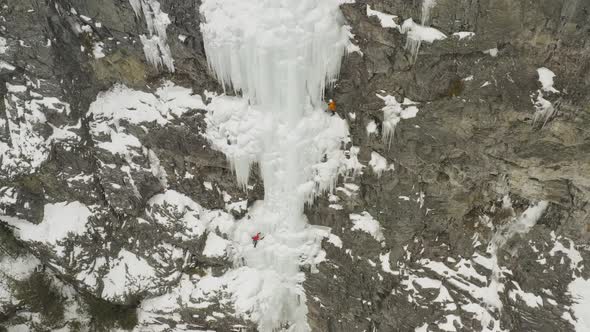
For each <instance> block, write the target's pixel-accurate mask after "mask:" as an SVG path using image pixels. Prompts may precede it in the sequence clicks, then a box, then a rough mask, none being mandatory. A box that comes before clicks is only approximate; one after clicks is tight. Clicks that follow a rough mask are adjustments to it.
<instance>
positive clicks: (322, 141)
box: [200, 0, 358, 332]
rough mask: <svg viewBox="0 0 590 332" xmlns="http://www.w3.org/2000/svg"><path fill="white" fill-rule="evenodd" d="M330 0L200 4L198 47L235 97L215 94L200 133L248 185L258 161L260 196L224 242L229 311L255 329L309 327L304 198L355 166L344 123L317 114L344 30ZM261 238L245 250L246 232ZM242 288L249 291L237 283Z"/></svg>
mask: <svg viewBox="0 0 590 332" xmlns="http://www.w3.org/2000/svg"><path fill="white" fill-rule="evenodd" d="M338 6H339V1H337V0H302V1H268V0H250V1H243V0H205V1H203V3H202V5H201V8H200V12H201V14H202V16H203V18H204V23H202V24H201V31H202V33H203V40H204V45H205V51H206V55H207V59H208V63H209V66H210V69H211V70H212V72H213V74H214V75H215V76H216V77H217V79H218V80H219V81H220V82H221V83H222V84H223V86H224V88H228V89H230V90H233V91H235V92H237V93H241V95H242V98H240V97H228V96H214V97H213V98H212V101H211V103H210V104H209V105H208V106H207V108H208V111H209V112H208V115H207V122H208V124H207V133H206V136H207V138H208V139H209V140H210V141H211V143H212V145H213V147H214V148H216V149H218V150H220V151H222V152H223V153H224V154H225V155H226V156H227V157H228V160H229V161H230V163H231V164H232V167H233V169H234V171H235V173H236V176H237V180H238V182H239V183H241V184H242V185H243V186H244V187H246V185H247V182H248V178H249V175H250V168H251V165H252V164H254V163H258V165H259V166H260V171H261V175H262V179H263V182H264V189H265V198H264V201H262V202H257V203H256V204H255V205H254V206H253V207H251V208H250V210H249V216H250V218H251V219H249V220H244V221H242V222H238V224H237V227H236V228H235V230H234V233H233V238H231V241H232V244H231V246H230V247H231V250H230V252H231V256H232V257H233V259H234V263H235V269H234V270H231V271H229V272H228V273H227V274H226V276H225V277H224V280H225V281H224V282H225V283H227V289H228V291H229V292H230V293H232V294H233V295H232V297H233V300H234V307H235V309H236V312H238V313H240V314H242V315H244V316H245V317H248V318H249V319H251V320H253V321H255V322H256V323H257V324H258V328H259V330H260V331H275V330H277V329H279V328H281V327H285V326H288V327H289V331H293V332H295V331H309V330H310V327H309V325H308V323H307V307H306V298H305V292H304V290H303V287H302V286H301V283H302V281H303V280H304V277H305V275H304V274H303V273H302V272H301V271H300V265H310V266H312V270H313V269H314V266H315V264H317V263H319V262H321V261H322V259H323V255H325V254H324V253H323V251H322V250H321V238H322V237H326V236H328V235H329V232H327V231H326V230H323V229H317V228H313V227H310V226H309V225H307V220H306V218H305V216H304V214H303V207H304V205H305V203H306V202H311V201H312V200H313V199H314V197H315V196H316V195H318V194H320V193H321V192H323V191H325V190H330V189H333V188H334V185H335V182H336V179H337V177H338V175H339V174H343V173H345V172H347V171H349V170H350V169H355V167H357V166H358V165H356V164H354V163H352V162H351V160H353V159H354V158H353V157H354V156H353V154H354V153H353V152H352V151H349V152H348V153H349V155H348V156H347V155H346V151H344V150H343V149H342V147H343V145H345V144H346V143H348V141H349V138H348V126H347V124H346V121H345V120H343V119H341V118H340V117H339V116H329V115H328V114H326V113H324V112H323V110H324V109H325V106H326V105H325V103H324V102H323V94H324V90H325V89H326V87H329V86H330V85H331V84H333V83H334V81H335V79H336V78H337V76H338V73H339V70H340V64H341V60H342V57H343V55H344V53H345V52H346V51H347V49H349V46H350V42H349V37H350V33H349V30H348V29H347V28H346V27H345V26H344V24H343V18H342V15H341V13H340V11H339V7H338ZM257 232H261V234H262V235H263V236H264V239H263V240H262V241H260V243H259V244H258V246H257V247H256V248H254V247H253V246H252V241H251V239H250V237H251V236H253V235H254V234H256V233H257ZM243 284H251V285H253V286H252V287H248V288H247V289H244V287H243Z"/></svg>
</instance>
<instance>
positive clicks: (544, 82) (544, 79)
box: [537, 67, 559, 93]
mask: <svg viewBox="0 0 590 332" xmlns="http://www.w3.org/2000/svg"><path fill="white" fill-rule="evenodd" d="M537 73H538V74H539V82H541V86H542V89H543V91H547V92H554V93H557V92H559V90H557V89H555V88H554V87H553V78H555V73H554V72H552V71H551V70H549V69H547V68H545V67H541V68H539V69H537Z"/></svg>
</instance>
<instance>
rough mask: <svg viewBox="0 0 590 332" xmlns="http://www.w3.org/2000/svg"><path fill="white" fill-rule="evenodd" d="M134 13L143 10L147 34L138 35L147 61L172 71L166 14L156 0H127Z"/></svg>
mask: <svg viewBox="0 0 590 332" xmlns="http://www.w3.org/2000/svg"><path fill="white" fill-rule="evenodd" d="M129 3H130V4H131V7H133V11H135V15H136V16H139V15H140V14H141V13H142V12H143V17H144V19H145V23H146V25H147V28H148V32H149V35H148V36H146V35H141V36H139V38H140V40H141V43H142V44H143V52H144V53H145V57H146V59H147V61H148V62H149V63H150V64H151V65H153V66H154V67H156V68H159V67H160V66H166V68H167V69H168V71H170V72H174V59H172V52H171V51H170V46H168V42H167V35H166V27H168V25H169V24H170V19H169V18H168V14H166V13H164V12H162V10H161V9H160V3H159V2H158V1H156V0H129Z"/></svg>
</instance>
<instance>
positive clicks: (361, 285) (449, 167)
mask: <svg viewBox="0 0 590 332" xmlns="http://www.w3.org/2000/svg"><path fill="white" fill-rule="evenodd" d="M199 6H200V3H199V1H188V0H160V1H159V2H158V1H155V0H131V1H126V0H125V1H124V0H102V1H87V0H60V1H57V0H43V1H42V0H4V1H0V7H1V8H0V15H1V17H2V20H1V21H0V36H1V37H0V79H1V80H2V82H1V84H0V89H1V90H0V92H1V93H0V95H1V98H2V99H3V102H2V103H0V238H1V239H2V240H1V241H0V266H1V267H2V268H1V269H0V330H2V329H7V330H10V331H19V329H20V331H28V330H32V331H37V330H38V331H47V330H60V331H111V330H116V329H123V330H136V331H194V330H215V331H238V330H248V331H250V330H251V331H254V330H256V324H255V323H254V321H253V318H252V317H251V316H249V315H248V313H246V314H244V313H241V312H236V310H237V309H239V305H236V303H235V302H236V301H235V300H236V295H235V294H237V293H239V291H240V285H239V281H241V279H240V276H229V277H227V271H229V269H230V268H231V267H232V266H233V265H235V264H236V262H232V261H231V260H230V258H229V255H228V252H230V251H231V250H232V248H231V245H230V244H229V241H228V233H229V231H230V229H231V227H232V225H233V224H235V223H239V222H244V219H245V218H247V217H244V216H245V215H246V213H247V211H248V208H249V207H250V206H251V205H252V204H253V203H254V202H255V201H256V200H258V199H261V198H262V197H263V196H264V192H263V185H262V182H261V180H260V178H259V175H258V172H256V171H255V172H253V174H252V176H251V178H250V182H249V185H248V186H247V187H246V188H243V187H242V186H240V185H238V184H237V182H236V180H235V176H234V174H232V169H231V167H230V165H229V163H228V162H227V160H226V158H225V156H224V155H223V154H222V153H221V152H219V151H217V149H215V148H214V147H213V146H212V144H211V140H210V139H208V137H207V135H206V134H205V129H206V128H207V126H208V125H210V122H209V120H208V117H207V113H208V109H209V105H210V103H211V101H212V100H214V98H215V95H216V94H221V93H222V92H223V88H222V87H221V86H220V85H219V84H218V83H216V80H215V79H214V78H213V77H212V75H211V74H210V72H209V70H208V67H207V60H206V57H205V50H204V46H203V41H202V36H201V33H200V30H199V25H200V22H201V20H202V17H201V15H200V14H199ZM341 11H342V14H343V15H344V17H345V19H346V24H348V25H349V26H350V31H351V40H352V42H353V43H354V45H355V46H354V47H350V48H349V53H348V54H347V55H346V57H345V59H344V63H343V66H342V70H341V75H340V77H339V79H338V81H337V83H336V85H335V87H334V88H331V89H329V90H328V91H327V92H326V94H327V96H328V97H330V98H333V99H334V100H336V102H337V105H338V115H339V116H340V117H341V118H343V119H345V120H347V122H348V126H349V130H350V143H349V144H348V145H347V146H346V147H344V148H345V149H346V151H347V153H348V156H349V158H350V160H351V161H355V162H356V161H357V159H358V162H359V164H358V165H357V166H356V167H353V168H354V171H351V172H348V173H346V174H343V175H342V176H341V177H340V178H339V180H338V183H337V184H336V186H335V188H334V189H333V190H332V191H331V192H329V193H326V194H324V195H322V196H321V197H319V198H318V199H317V200H316V201H315V202H314V203H313V204H310V205H308V206H307V207H306V215H307V217H308V219H309V223H310V224H311V225H315V226H327V227H329V228H330V231H331V234H332V235H330V236H328V237H326V239H325V240H324V241H323V242H322V248H323V250H325V253H326V256H325V259H324V261H323V262H322V263H320V264H319V265H318V266H317V268H315V267H308V266H303V267H302V270H304V271H305V272H306V278H305V281H304V282H303V287H304V289H305V293H306V295H307V307H308V310H309V313H308V319H309V325H310V326H311V328H312V330H313V331H589V330H590V317H589V316H588V306H590V295H588V291H587V289H588V288H590V263H589V262H590V242H589V241H590V211H589V206H588V201H589V199H590V132H589V131H588V129H587V127H588V124H590V108H589V106H588V105H590V93H589V91H590V2H589V1H587V0H559V1H556V0H541V1H536V2H526V1H516V0H500V1H489V0H488V1H486V0H478V1H466V0H437V1H429V0H425V1H424V2H420V1H406V0H403V1H402V0H392V1H381V0H375V1H358V0H357V1H355V2H354V3H343V4H342V5H341ZM243 217H244V219H242V218H243ZM223 276H226V277H225V278H229V279H231V280H230V281H227V280H226V281H224V282H221V281H220V278H221V277H223ZM233 281H235V282H233ZM238 311H239V310H238ZM584 315H585V317H584Z"/></svg>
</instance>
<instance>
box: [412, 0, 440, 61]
mask: <svg viewBox="0 0 590 332" xmlns="http://www.w3.org/2000/svg"><path fill="white" fill-rule="evenodd" d="M435 5H436V0H422V15H421V18H420V24H417V23H414V20H412V19H411V18H409V19H407V20H405V21H404V23H403V24H402V26H401V29H400V32H401V33H405V34H406V35H407V38H406V49H407V50H409V51H410V56H411V60H412V62H415V61H416V58H417V57H418V51H419V50H420V45H421V44H422V42H423V41H425V42H427V43H432V42H433V41H435V40H440V39H445V38H447V36H446V35H445V34H444V33H442V32H440V31H438V30H437V29H434V28H431V27H428V23H429V21H430V12H431V10H432V8H433V7H434V6H435Z"/></svg>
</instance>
